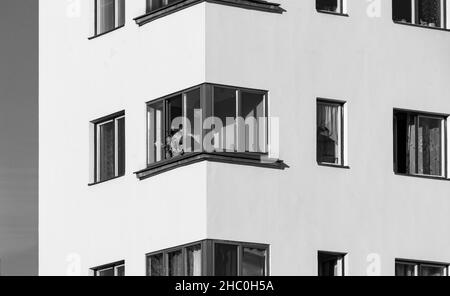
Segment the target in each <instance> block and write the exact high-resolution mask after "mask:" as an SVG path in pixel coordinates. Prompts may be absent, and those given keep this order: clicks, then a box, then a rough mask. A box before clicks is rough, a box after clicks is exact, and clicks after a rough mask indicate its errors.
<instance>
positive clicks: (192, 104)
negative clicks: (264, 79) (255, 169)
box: [147, 84, 268, 165]
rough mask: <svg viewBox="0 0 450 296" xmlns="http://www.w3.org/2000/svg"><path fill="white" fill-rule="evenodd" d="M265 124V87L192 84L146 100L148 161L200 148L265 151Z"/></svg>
mask: <svg viewBox="0 0 450 296" xmlns="http://www.w3.org/2000/svg"><path fill="white" fill-rule="evenodd" d="M267 125H268V118H267V92H266V91H260V90H251V89H243V88H236V87H229V86H217V85H213V84H203V85H201V86H198V87H194V88H190V89H187V90H185V91H181V92H178V93H175V94H172V95H169V96H167V97H164V98H161V99H157V100H154V101H151V102H149V103H148V104H147V130H148V134H147V140H148V143H147V145H148V155H147V159H148V164H149V165H150V164H153V163H155V162H159V161H163V160H169V159H172V158H176V157H179V156H182V155H184V154H186V153H191V152H202V151H207V152H233V153H234V152H236V153H237V152H239V153H252V154H257V155H260V154H266V153H267V142H268V132H267V130H268V129H267ZM206 137H208V138H206Z"/></svg>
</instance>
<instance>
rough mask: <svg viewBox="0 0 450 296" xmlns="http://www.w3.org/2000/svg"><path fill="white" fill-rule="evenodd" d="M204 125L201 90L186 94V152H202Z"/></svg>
mask: <svg viewBox="0 0 450 296" xmlns="http://www.w3.org/2000/svg"><path fill="white" fill-rule="evenodd" d="M202 124H203V120H202V110H201V107H200V89H195V90H192V91H190V92H188V93H186V121H185V123H184V124H183V125H184V130H185V133H186V139H187V143H185V146H184V151H185V152H191V151H196V152H198V151H201V147H202V146H201V143H202Z"/></svg>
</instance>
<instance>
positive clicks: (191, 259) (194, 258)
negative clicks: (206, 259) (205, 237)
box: [186, 245, 202, 276]
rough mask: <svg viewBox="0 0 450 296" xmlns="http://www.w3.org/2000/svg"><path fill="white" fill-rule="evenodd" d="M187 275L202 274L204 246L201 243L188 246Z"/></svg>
mask: <svg viewBox="0 0 450 296" xmlns="http://www.w3.org/2000/svg"><path fill="white" fill-rule="evenodd" d="M186 251H187V276H201V275H202V247H201V246H200V245H197V246H193V247H189V248H187V250H186Z"/></svg>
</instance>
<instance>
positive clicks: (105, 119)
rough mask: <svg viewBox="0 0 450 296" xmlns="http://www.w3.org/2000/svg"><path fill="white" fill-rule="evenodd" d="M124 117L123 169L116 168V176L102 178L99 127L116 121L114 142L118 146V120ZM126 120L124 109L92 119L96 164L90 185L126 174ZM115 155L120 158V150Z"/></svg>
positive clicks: (94, 159)
mask: <svg viewBox="0 0 450 296" xmlns="http://www.w3.org/2000/svg"><path fill="white" fill-rule="evenodd" d="M122 118H123V119H124V124H125V132H124V135H123V137H124V139H123V143H124V147H123V149H124V151H123V154H124V158H123V168H122V169H120V168H119V167H117V168H115V171H117V173H116V172H115V174H114V177H110V178H105V179H100V176H99V164H98V163H99V155H98V149H99V148H98V147H99V145H100V143H99V139H98V127H99V126H100V125H102V124H105V123H107V122H111V121H114V131H115V132H114V143H115V145H116V146H118V141H119V139H118V138H116V135H118V133H117V132H116V129H117V125H118V124H117V120H119V119H122ZM125 120H126V117H125V111H124V110H123V111H119V112H117V113H114V114H111V115H108V116H105V117H102V118H99V119H96V120H94V121H91V124H93V128H94V133H93V136H94V139H93V143H94V145H93V148H94V151H93V153H94V157H93V161H94V164H93V168H94V172H93V176H94V180H93V182H92V183H91V184H89V185H94V184H99V183H103V182H107V181H110V180H113V179H116V178H120V177H122V176H124V175H125V174H126V121H125ZM114 157H115V158H116V157H117V158H119V156H118V151H116V150H115V151H114ZM120 171H123V172H122V173H121V172H120Z"/></svg>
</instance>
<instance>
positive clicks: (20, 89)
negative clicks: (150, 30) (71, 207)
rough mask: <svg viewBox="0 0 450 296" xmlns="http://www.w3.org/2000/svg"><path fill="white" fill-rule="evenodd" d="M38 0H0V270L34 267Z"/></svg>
mask: <svg viewBox="0 0 450 296" xmlns="http://www.w3.org/2000/svg"><path fill="white" fill-rule="evenodd" d="M38 55H39V53H38V0H0V274H1V275H37V272H38Z"/></svg>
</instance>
